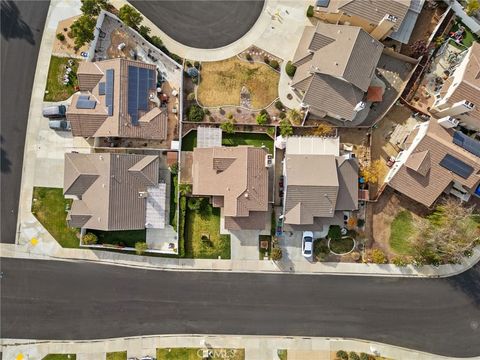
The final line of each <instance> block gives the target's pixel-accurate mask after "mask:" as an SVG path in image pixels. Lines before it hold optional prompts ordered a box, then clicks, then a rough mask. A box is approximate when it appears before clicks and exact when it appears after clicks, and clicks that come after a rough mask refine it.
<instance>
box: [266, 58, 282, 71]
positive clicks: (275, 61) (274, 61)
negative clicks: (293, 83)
mask: <svg viewBox="0 0 480 360" xmlns="http://www.w3.org/2000/svg"><path fill="white" fill-rule="evenodd" d="M268 65H270V66H271V67H272V68H274V69H275V70H278V68H279V67H280V65H279V64H278V61H277V60H271V61H270V62H269V63H268Z"/></svg>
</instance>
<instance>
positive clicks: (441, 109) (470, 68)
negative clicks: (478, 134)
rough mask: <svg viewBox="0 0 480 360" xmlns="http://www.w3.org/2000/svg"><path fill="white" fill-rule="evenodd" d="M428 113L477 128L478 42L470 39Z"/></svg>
mask: <svg viewBox="0 0 480 360" xmlns="http://www.w3.org/2000/svg"><path fill="white" fill-rule="evenodd" d="M430 112H431V113H432V114H433V115H434V116H435V117H436V118H438V119H444V120H445V121H446V120H450V121H452V122H453V123H454V124H456V123H460V124H461V125H462V126H464V127H466V128H468V129H471V130H480V44H479V43H477V42H474V43H473V45H472V46H471V47H470V48H469V49H468V51H467V54H466V55H465V57H464V58H463V60H462V62H461V63H460V64H459V65H458V67H457V68H456V69H455V71H454V72H453V73H452V74H450V76H449V77H448V79H447V80H446V81H445V82H444V84H443V86H442V89H441V90H440V93H439V94H438V95H437V99H436V100H435V103H434V104H433V106H432V108H431V109H430Z"/></svg>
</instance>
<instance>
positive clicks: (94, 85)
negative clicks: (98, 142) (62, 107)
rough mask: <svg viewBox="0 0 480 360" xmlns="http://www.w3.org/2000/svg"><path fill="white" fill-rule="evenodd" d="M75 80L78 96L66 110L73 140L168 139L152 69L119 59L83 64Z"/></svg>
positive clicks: (147, 65)
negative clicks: (85, 138)
mask: <svg viewBox="0 0 480 360" xmlns="http://www.w3.org/2000/svg"><path fill="white" fill-rule="evenodd" d="M77 77H78V84H79V88H80V91H81V93H80V94H75V95H74V96H73V98H72V103H71V105H70V106H69V107H68V110H67V119H68V120H69V121H70V122H71V125H72V132H73V135H74V136H83V137H94V138H99V137H104V138H133V139H151V140H165V139H167V127H168V111H167V108H166V107H162V106H160V105H161V102H160V100H159V98H158V96H157V70H156V66H155V65H152V64H147V63H143V62H140V61H134V60H127V59H122V58H117V59H111V60H104V61H98V62H82V63H80V65H79V67H78V71H77Z"/></svg>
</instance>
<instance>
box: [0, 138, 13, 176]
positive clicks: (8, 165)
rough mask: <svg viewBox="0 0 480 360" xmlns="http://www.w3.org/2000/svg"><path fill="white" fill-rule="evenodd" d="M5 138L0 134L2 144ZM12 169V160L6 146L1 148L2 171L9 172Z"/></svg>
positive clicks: (0, 169) (0, 168)
mask: <svg viewBox="0 0 480 360" xmlns="http://www.w3.org/2000/svg"><path fill="white" fill-rule="evenodd" d="M4 141H5V139H4V138H3V136H0V144H3V142H4ZM11 171H12V162H11V161H10V159H9V158H8V155H7V152H6V151H5V150H4V148H3V147H2V148H0V172H2V173H9V172H11Z"/></svg>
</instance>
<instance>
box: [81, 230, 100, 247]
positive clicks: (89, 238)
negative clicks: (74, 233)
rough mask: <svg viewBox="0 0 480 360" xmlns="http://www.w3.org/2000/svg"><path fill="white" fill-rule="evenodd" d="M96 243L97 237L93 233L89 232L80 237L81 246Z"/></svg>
mask: <svg viewBox="0 0 480 360" xmlns="http://www.w3.org/2000/svg"><path fill="white" fill-rule="evenodd" d="M97 241H98V237H97V235H95V234H94V233H90V232H89V233H86V234H85V235H83V237H82V243H83V245H95V244H96V243H97Z"/></svg>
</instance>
